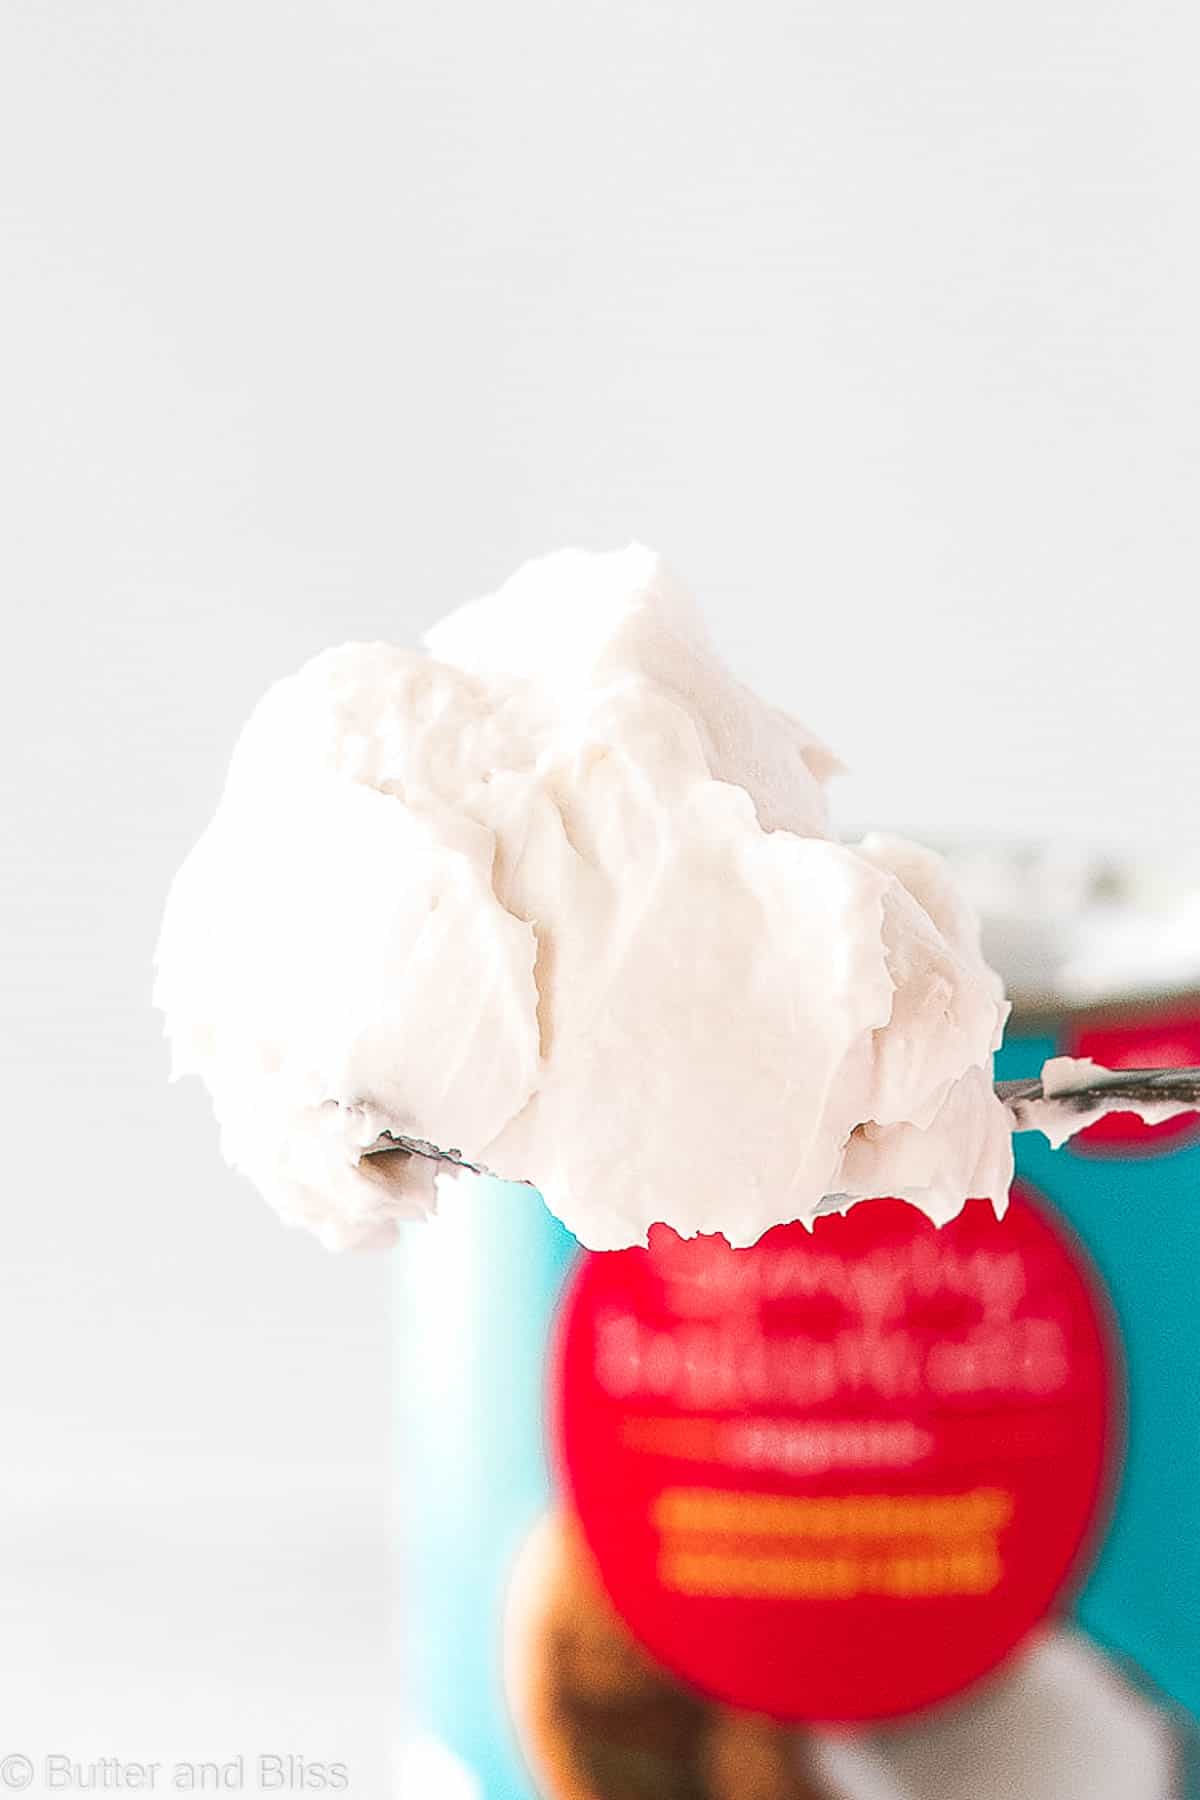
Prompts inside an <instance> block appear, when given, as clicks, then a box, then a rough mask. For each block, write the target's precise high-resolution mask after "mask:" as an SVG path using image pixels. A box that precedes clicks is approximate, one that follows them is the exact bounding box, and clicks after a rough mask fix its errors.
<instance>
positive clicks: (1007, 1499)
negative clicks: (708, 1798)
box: [551, 1193, 1117, 1723]
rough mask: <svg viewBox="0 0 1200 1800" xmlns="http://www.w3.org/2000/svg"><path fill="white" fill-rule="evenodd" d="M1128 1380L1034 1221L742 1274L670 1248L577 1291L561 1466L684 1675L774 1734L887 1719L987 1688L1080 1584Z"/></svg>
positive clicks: (932, 1235)
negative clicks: (986, 1679) (985, 1679)
mask: <svg viewBox="0 0 1200 1800" xmlns="http://www.w3.org/2000/svg"><path fill="white" fill-rule="evenodd" d="M1115 1367H1116V1361H1115V1352H1114V1348H1113V1338H1112V1333H1111V1330H1110V1327H1109V1324H1108V1315H1107V1311H1106V1308H1105V1304H1104V1301H1103V1299H1102V1298H1101V1297H1100V1289H1099V1284H1098V1278H1097V1277H1096V1276H1095V1275H1094V1274H1092V1273H1091V1271H1090V1269H1089V1268H1088V1266H1087V1265H1086V1264H1085V1262H1084V1260H1083V1254H1082V1252H1081V1251H1080V1250H1079V1248H1078V1247H1077V1246H1076V1245H1075V1244H1074V1243H1073V1241H1070V1240H1068V1239H1067V1237H1066V1235H1065V1233H1064V1232H1063V1231H1062V1229H1061V1228H1060V1227H1057V1226H1054V1225H1052V1224H1051V1222H1050V1220H1049V1218H1048V1217H1047V1215H1046V1214H1045V1213H1044V1212H1043V1211H1042V1209H1041V1207H1040V1206H1035V1205H1034V1204H1033V1203H1032V1201H1031V1200H1030V1199H1029V1198H1028V1196H1027V1195H1024V1194H1021V1193H1017V1194H1016V1195H1015V1197H1014V1201H1013V1205H1012V1207H1011V1208H1010V1211H1009V1213H1008V1215H1007V1217H1006V1218H1005V1219H1004V1220H1003V1221H998V1220H997V1219H996V1218H995V1217H994V1216H993V1214H992V1212H991V1209H990V1208H989V1207H988V1206H986V1205H985V1204H984V1203H983V1202H979V1201H972V1202H970V1203H969V1204H968V1206H967V1208H966V1210H965V1211H964V1212H963V1214H962V1215H961V1217H960V1218H958V1219H957V1220H955V1221H954V1222H953V1223H952V1224H951V1225H949V1226H946V1227H944V1228H943V1229H942V1230H940V1231H939V1230H937V1229H935V1227H934V1226H932V1225H931V1224H930V1223H929V1221H928V1220H926V1219H925V1218H924V1217H923V1216H922V1215H921V1214H919V1213H918V1212H916V1211H915V1210H914V1209H913V1208H912V1207H909V1206H906V1205H904V1204H903V1203H901V1202H899V1201H884V1200H878V1201H872V1202H871V1203H870V1204H868V1205H865V1206H860V1207H856V1208H855V1209H853V1210H852V1211H851V1212H850V1213H849V1214H847V1215H846V1216H845V1217H833V1218H828V1219H823V1220H820V1221H819V1222H818V1223H817V1226H816V1228H815V1230H814V1231H813V1232H812V1233H809V1232H808V1231H806V1230H805V1229H804V1228H803V1227H802V1226H799V1225H791V1226H782V1227H779V1228H778V1229H776V1230H775V1231H772V1232H770V1233H768V1234H767V1236H766V1237H765V1238H763V1239H762V1241H761V1242H760V1243H759V1244H757V1245H755V1246H754V1247H753V1248H752V1249H749V1250H732V1249H730V1247H729V1245H728V1244H727V1243H726V1242H725V1241H724V1239H722V1238H694V1239H691V1240H683V1239H681V1238H679V1237H677V1236H676V1235H675V1234H674V1233H673V1232H671V1231H670V1230H668V1229H667V1228H666V1227H656V1228H655V1229H654V1231H653V1232H652V1233H651V1240H650V1247H649V1249H648V1250H646V1249H639V1250H628V1251H621V1252H616V1253H608V1254H604V1255H594V1256H588V1257H585V1258H584V1259H583V1261H582V1263H581V1264H580V1266H579V1268H578V1270H577V1272H576V1274H575V1277H574V1279H573V1281H572V1283H571V1285H570V1287H569V1289H568V1292H567V1296H566V1298H565V1301H564V1306H563V1311H562V1314H561V1316H560V1320H559V1326H558V1334H557V1343H556V1348H555V1353H554V1356H553V1358H552V1372H551V1384H552V1409H553V1417H554V1421H555V1425H554V1440H555V1450H556V1455H557V1457H558V1460H559V1464H560V1471H559V1472H560V1476H561V1479H562V1481H563V1482H564V1484H565V1487H566V1490H567V1492H568V1494H569V1496H570V1499H571V1501H572V1503H573V1506H574V1508H575V1510H576V1512H577V1513H578V1516H579V1519H580V1522H581V1524H582V1527H583V1531H584V1533H585V1536H586V1537H587V1539H588V1542H589V1543H590V1545H591V1548H592V1550H593V1552H594V1554H595V1557H596V1560H597V1563H598V1566H599V1569H600V1572H601V1575H602V1577H603V1580H604V1583H605V1585H606V1587H607V1589H608V1591H609V1594H610V1596H611V1598H612V1600H613V1602H614V1603H615V1605H616V1607H617V1609H618V1611H619V1612H620V1613H621V1614H622V1615H623V1616H624V1618H625V1620H626V1622H627V1623H628V1625H629V1626H630V1628H631V1629H632V1631H633V1632H634V1634H635V1635H636V1636H637V1638H638V1639H639V1640H640V1641H641V1642H642V1644H643V1645H644V1646H645V1648H646V1649H647V1650H649V1651H650V1653H651V1654H652V1655H653V1656H655V1657H656V1658H657V1659H658V1660H659V1662H660V1663H662V1664H663V1665H664V1666H665V1667H666V1668H667V1669H669V1670H671V1671H673V1672H674V1673H675V1674H677V1675H679V1676H681V1677H683V1678H684V1679H685V1680H687V1681H688V1682H690V1683H692V1684H693V1685H694V1686H695V1687H696V1688H698V1689H699V1690H701V1691H702V1692H704V1693H707V1694H709V1695H712V1696H713V1697H715V1698H717V1699H719V1700H722V1701H725V1702H726V1703H728V1704H730V1705H733V1706H737V1707H741V1708H745V1709H748V1710H751V1711H756V1712H761V1713H766V1714H770V1715H772V1716H774V1717H775V1718H778V1719H783V1720H789V1721H802V1720H803V1721H814V1722H815V1721H823V1722H827V1723H833V1722H840V1721H853V1720H867V1719H882V1718H889V1717H895V1716H897V1715H900V1714H904V1713H909V1712H912V1711H915V1710H917V1709H919V1708H922V1707H925V1706H929V1705H931V1704H933V1703H934V1702H936V1701H938V1700H941V1699H944V1698H946V1697H947V1696H949V1695H952V1694H954V1693H957V1692H958V1691H960V1690H961V1689H962V1688H964V1687H966V1686H967V1685H968V1684H969V1683H971V1682H972V1681H974V1680H976V1679H977V1678H979V1677H980V1676H982V1675H984V1674H985V1673H986V1672H987V1671H988V1670H989V1669H991V1668H993V1667H994V1666H995V1665H996V1664H997V1663H999V1662H1000V1661H1001V1660H1002V1659H1003V1658H1004V1656H1005V1655H1006V1654H1007V1653H1008V1651H1009V1650H1011V1649H1012V1647H1013V1646H1014V1645H1015V1644H1016V1643H1017V1642H1018V1641H1019V1640H1020V1639H1021V1638H1023V1637H1024V1636H1025V1634H1026V1633H1027V1632H1028V1631H1029V1630H1030V1628H1031V1627H1032V1626H1033V1625H1034V1624H1035V1623H1036V1622H1037V1621H1038V1620H1039V1619H1041V1618H1042V1617H1043V1616H1044V1615H1045V1614H1046V1612H1047V1611H1048V1610H1049V1609H1050V1607H1051V1606H1052V1604H1053V1602H1054V1600H1055V1598H1056V1597H1057V1595H1058V1594H1059V1593H1060V1591H1061V1590H1062V1588H1063V1585H1064V1583H1065V1582H1066V1581H1067V1579H1068V1577H1069V1576H1070V1574H1071V1572H1072V1570H1073V1569H1075V1568H1076V1567H1077V1566H1078V1564H1079V1561H1080V1558H1081V1551H1082V1547H1083V1545H1084V1543H1085V1541H1086V1540H1087V1539H1088V1537H1089V1534H1090V1533H1091V1532H1092V1531H1093V1529H1094V1527H1095V1523H1096V1520H1097V1516H1098V1513H1099V1510H1100V1508H1101V1505H1102V1501H1103V1499H1104V1496H1105V1493H1106V1489H1107V1486H1108V1477H1109V1472H1110V1470H1111V1467H1112V1464H1113V1447H1114V1439H1115V1436H1116V1434H1115V1432H1114V1428H1113V1424H1114V1418H1115V1416H1116V1410H1117V1409H1116V1408H1115V1407H1114V1404H1113V1401H1114V1393H1115Z"/></svg>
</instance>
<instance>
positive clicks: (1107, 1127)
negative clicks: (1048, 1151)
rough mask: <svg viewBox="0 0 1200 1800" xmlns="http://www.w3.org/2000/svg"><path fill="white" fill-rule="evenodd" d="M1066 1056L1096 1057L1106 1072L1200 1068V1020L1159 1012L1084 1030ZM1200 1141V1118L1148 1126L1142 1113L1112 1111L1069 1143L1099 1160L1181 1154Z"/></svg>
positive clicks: (1180, 1117) (1186, 1117)
mask: <svg viewBox="0 0 1200 1800" xmlns="http://www.w3.org/2000/svg"><path fill="white" fill-rule="evenodd" d="M1065 1054H1066V1055H1068V1056H1090V1057H1092V1058H1094V1060H1095V1061H1096V1062H1098V1063H1102V1064H1103V1065H1104V1067H1105V1068H1106V1069H1192V1068H1196V1067H1200V1018H1196V1016H1195V1015H1194V1014H1188V1015H1185V1016H1175V1017H1172V1016H1171V1015H1170V1014H1169V1013H1168V1014H1166V1015H1164V1014H1162V1013H1158V1014H1155V1015H1154V1016H1152V1017H1150V1018H1147V1019H1135V1020H1129V1019H1125V1020H1121V1021H1119V1022H1116V1023H1111V1024H1107V1025H1103V1024H1088V1025H1082V1026H1080V1027H1079V1028H1078V1029H1077V1030H1076V1031H1075V1032H1074V1033H1073V1034H1072V1035H1071V1037H1070V1039H1069V1040H1068V1043H1067V1045H1066V1049H1065ZM1198 1137H1200V1114H1197V1113H1194V1112H1190V1113H1179V1114H1178V1115H1177V1116H1176V1117H1175V1118H1173V1119H1164V1120H1163V1122H1162V1123H1161V1124H1160V1125H1146V1124H1144V1123H1143V1121H1142V1120H1141V1119H1139V1118H1138V1116H1137V1114H1136V1113H1109V1114H1108V1116H1107V1118H1103V1119H1097V1121H1096V1123H1095V1124H1094V1125H1089V1126H1088V1128H1087V1130H1086V1131H1081V1132H1079V1133H1078V1134H1077V1135H1076V1136H1075V1137H1073V1138H1071V1139H1069V1140H1068V1141H1069V1143H1070V1145H1071V1148H1072V1149H1073V1150H1077V1151H1080V1150H1081V1151H1083V1152H1084V1153H1085V1154H1086V1153H1089V1152H1090V1153H1091V1154H1093V1155H1098V1156H1122V1155H1129V1154H1134V1155H1149V1156H1152V1155H1154V1154H1155V1152H1156V1151H1159V1150H1179V1149H1182V1148H1183V1147H1184V1145H1186V1144H1189V1143H1194V1142H1195V1141H1196V1139H1197V1138H1198Z"/></svg>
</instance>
